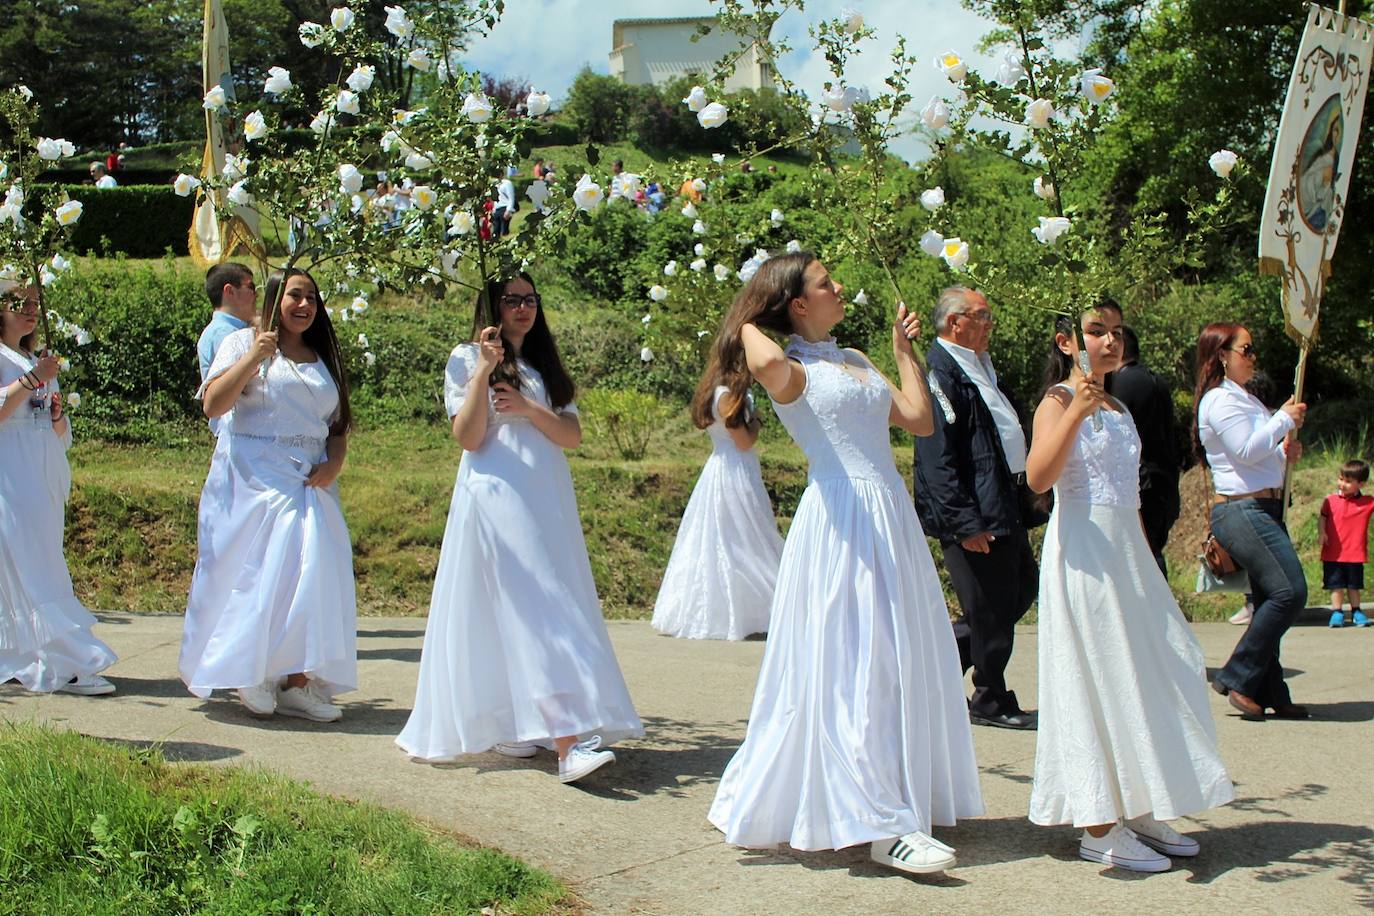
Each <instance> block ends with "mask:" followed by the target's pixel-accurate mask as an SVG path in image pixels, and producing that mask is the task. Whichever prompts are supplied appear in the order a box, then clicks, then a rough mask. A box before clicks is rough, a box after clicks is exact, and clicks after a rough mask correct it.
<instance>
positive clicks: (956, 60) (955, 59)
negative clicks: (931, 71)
mask: <svg viewBox="0 0 1374 916" xmlns="http://www.w3.org/2000/svg"><path fill="white" fill-rule="evenodd" d="M935 69H937V70H939V71H940V72H941V73H943V74H944V75H945V76H947V77H949V81H950V82H951V83H958V82H962V81H963V79H964V77H965V76H967V75H968V64H967V63H966V62H965V61H964V59H963V58H962V57H960V56H959V52H958V51H946V52H945V53H943V54H939V55H937V56H936V57H935Z"/></svg>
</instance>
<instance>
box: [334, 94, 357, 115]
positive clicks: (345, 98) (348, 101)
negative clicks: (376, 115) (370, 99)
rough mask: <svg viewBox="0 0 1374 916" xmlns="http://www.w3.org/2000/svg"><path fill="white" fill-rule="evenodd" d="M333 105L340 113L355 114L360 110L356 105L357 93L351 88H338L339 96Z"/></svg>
mask: <svg viewBox="0 0 1374 916" xmlns="http://www.w3.org/2000/svg"><path fill="white" fill-rule="evenodd" d="M334 107H335V108H336V109H338V110H339V112H340V113H341V114H351V115H355V114H357V113H358V112H359V111H360V110H361V109H360V108H359V107H358V94H357V93H356V92H354V91H353V90H351V89H340V90H339V97H338V98H337V99H335V100H334Z"/></svg>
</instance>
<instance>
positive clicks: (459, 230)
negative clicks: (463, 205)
mask: <svg viewBox="0 0 1374 916" xmlns="http://www.w3.org/2000/svg"><path fill="white" fill-rule="evenodd" d="M475 225H476V220H474V219H473V218H472V214H471V213H469V212H468V211H466V210H459V211H458V212H457V213H454V214H453V219H451V220H449V224H448V234H449V235H467V234H468V233H469V232H471V231H472V230H473V227H474V226H475Z"/></svg>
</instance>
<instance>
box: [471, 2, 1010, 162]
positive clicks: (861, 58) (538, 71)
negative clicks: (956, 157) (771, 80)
mask: <svg viewBox="0 0 1374 916" xmlns="http://www.w3.org/2000/svg"><path fill="white" fill-rule="evenodd" d="M845 7H855V8H857V9H859V10H860V11H861V12H862V13H863V14H864V22H865V24H866V25H869V26H871V27H872V28H874V29H875V30H877V37H876V38H874V39H871V40H869V41H866V42H865V43H864V47H865V50H864V51H863V53H861V54H859V55H857V56H856V57H854V58H853V59H852V60H851V63H850V67H849V71H848V72H847V73H846V74H845V83H846V84H847V85H851V86H855V87H867V88H868V90H869V91H870V92H872V93H874V94H875V95H876V94H877V93H879V92H880V91H882V89H883V88H884V85H883V79H884V78H885V77H886V76H887V74H888V73H889V72H890V70H891V62H890V60H889V55H890V54H891V52H892V48H893V46H894V45H895V44H896V39H897V35H898V33H902V34H905V35H906V37H907V51H908V53H911V54H915V55H916V56H917V57H918V58H919V60H918V62H917V66H916V68H915V70H914V72H913V74H912V76H913V81H912V87H911V94H912V97H913V98H916V99H918V100H919V104H918V105H917V106H916V107H917V109H919V107H920V106H921V105H924V104H925V103H926V101H927V100H928V99H929V98H930V97H931V96H932V95H942V96H944V97H946V98H948V97H950V96H951V95H952V94H953V92H954V91H955V90H954V87H953V86H952V85H951V84H950V82H949V80H948V79H946V78H945V77H944V76H943V75H942V74H941V73H940V72H939V71H938V70H936V69H935V67H934V66H932V65H931V63H930V61H931V59H932V58H933V57H934V56H935V55H936V54H938V53H940V52H941V51H944V50H947V49H949V48H953V49H955V50H957V51H959V52H960V53H961V54H963V55H964V57H965V58H966V59H967V60H968V61H969V63H970V65H971V66H972V67H973V68H974V69H977V70H981V71H986V72H988V73H989V74H990V73H991V72H992V70H994V69H996V67H995V58H994V57H992V56H988V55H980V54H976V53H975V52H974V46H975V45H976V44H977V42H978V40H979V39H980V38H981V37H982V36H983V34H984V33H985V32H987V31H988V30H989V28H990V24H989V23H988V22H987V21H986V20H984V19H981V18H980V17H978V16H977V15H975V14H974V13H972V12H970V11H968V10H966V9H964V8H963V7H962V6H960V5H959V4H958V3H957V2H956V0H906V2H899V0H869V2H859V3H856V2H855V0H812V2H810V3H808V4H807V10H806V13H805V14H804V15H799V14H797V13H788V14H787V15H785V16H783V17H782V19H780V20H779V21H778V24H777V26H776V27H775V28H774V30H773V37H774V39H775V40H776V39H778V38H785V39H786V40H787V42H788V43H789V44H791V45H792V46H793V48H794V49H795V50H794V51H793V52H792V53H791V54H790V55H788V56H787V57H786V58H784V59H783V60H782V61H781V69H782V72H783V74H784V75H786V76H787V77H788V78H789V79H791V80H793V81H794V82H795V83H796V84H797V86H798V87H799V88H800V89H803V90H804V91H805V92H806V93H807V94H808V95H809V96H810V97H811V98H819V97H820V92H821V87H822V86H823V85H824V83H825V80H826V79H827V78H829V70H828V68H827V66H826V63H825V59H824V58H823V57H821V56H820V55H819V54H813V53H812V52H811V41H810V39H809V37H808V36H807V34H806V30H807V26H808V25H809V24H810V23H811V22H814V21H816V20H817V19H822V18H832V17H837V16H839V15H840V12H841V11H842V10H843V9H844V8H845ZM714 12H715V10H714V7H713V6H712V4H711V3H709V2H706V0H652V2H644V0H601V2H598V3H596V4H591V3H588V2H586V0H518V2H515V3H509V4H507V5H506V13H505V16H504V17H502V19H501V21H500V22H499V23H497V26H496V28H495V29H493V30H492V33H491V35H490V36H488V37H486V38H483V39H480V40H478V41H476V42H474V43H473V45H472V48H471V51H470V53H469V54H468V60H467V63H468V65H469V66H472V67H476V68H478V69H481V70H485V71H489V72H490V73H491V74H492V75H494V76H497V77H498V78H500V77H524V78H526V79H528V80H529V81H530V82H531V83H532V84H533V85H535V86H538V87H539V88H541V89H543V90H545V91H547V92H549V93H550V94H551V95H553V96H554V98H556V99H558V100H560V101H561V100H563V99H565V98H566V97H567V92H568V87H569V86H570V85H572V81H573V79H574V78H575V77H576V76H577V73H578V71H579V70H581V69H582V66H583V65H584V64H586V65H588V66H590V67H591V68H592V70H593V71H595V72H597V73H608V72H609V62H608V59H607V55H608V54H609V53H610V50H611V25H612V23H613V22H614V21H615V20H616V19H631V18H638V17H646V16H654V17H659V16H710V15H713V14H714ZM552 35H557V39H556V40H545V41H540V42H539V43H538V47H537V48H535V47H533V46H532V44H531V36H552ZM512 48H522V49H524V51H523V53H516V54H512V53H511V49H512ZM916 115H917V111H916V109H913V110H912V111H909V112H908V113H907V114H906V116H905V117H904V119H903V123H904V124H907V125H914V124H915V123H917V117H916ZM893 152H895V153H897V154H898V155H900V156H904V157H906V158H908V159H911V158H914V157H917V156H919V155H921V154H922V147H921V144H920V143H919V141H917V140H916V139H915V138H914V137H909V136H908V137H903V138H902V139H901V140H899V141H898V142H897V143H896V144H894V147H893Z"/></svg>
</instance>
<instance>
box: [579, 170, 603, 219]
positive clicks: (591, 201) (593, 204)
mask: <svg viewBox="0 0 1374 916" xmlns="http://www.w3.org/2000/svg"><path fill="white" fill-rule="evenodd" d="M605 197H606V195H605V194H603V193H602V191H601V185H599V184H597V183H596V182H595V181H592V176H590V175H583V176H582V177H581V178H579V179H578V180H577V187H576V188H575V189H574V190H573V204H575V205H576V206H577V209H579V210H585V211H586V212H588V213H591V212H592V211H593V210H595V209H596V208H597V207H599V206H601V201H603V200H604V199H605Z"/></svg>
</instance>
